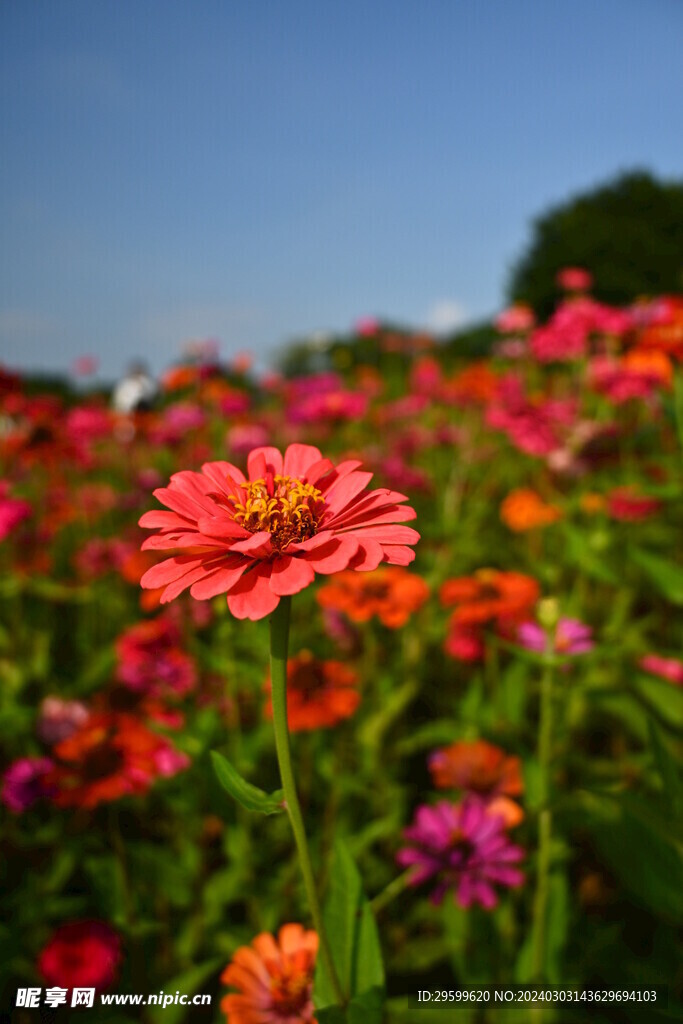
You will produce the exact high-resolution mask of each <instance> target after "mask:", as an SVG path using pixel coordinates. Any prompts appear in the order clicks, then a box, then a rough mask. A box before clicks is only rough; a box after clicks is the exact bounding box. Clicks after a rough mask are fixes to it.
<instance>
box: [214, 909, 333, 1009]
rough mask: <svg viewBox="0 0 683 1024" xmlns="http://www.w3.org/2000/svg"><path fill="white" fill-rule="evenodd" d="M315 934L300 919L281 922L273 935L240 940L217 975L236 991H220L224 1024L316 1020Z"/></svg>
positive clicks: (316, 938) (316, 942)
mask: <svg viewBox="0 0 683 1024" xmlns="http://www.w3.org/2000/svg"><path fill="white" fill-rule="evenodd" d="M317 953H318V936H317V935H316V933H315V932H314V931H306V930H305V929H304V928H303V927H302V926H301V925H300V924H285V925H283V926H282V928H280V931H279V932H278V936H277V939H276V938H275V937H274V936H273V935H271V934H270V933H269V932H262V933H261V935H257V936H256V938H255V939H254V940H253V941H252V943H251V945H249V946H242V947H241V948H240V949H238V950H237V952H236V953H235V955H234V956H233V958H232V962H231V963H230V964H229V965H228V966H227V967H226V969H225V970H224V972H223V974H222V975H221V981H222V982H223V983H224V984H225V985H230V986H231V987H232V988H236V989H237V990H238V993H239V994H231V995H227V996H225V998H224V999H223V1001H222V1002H221V1009H222V1010H223V1012H224V1013H225V1015H226V1016H227V1018H228V1021H229V1024H315V1016H314V1013H315V1011H314V1009H313V971H314V969H315V959H316V956H317Z"/></svg>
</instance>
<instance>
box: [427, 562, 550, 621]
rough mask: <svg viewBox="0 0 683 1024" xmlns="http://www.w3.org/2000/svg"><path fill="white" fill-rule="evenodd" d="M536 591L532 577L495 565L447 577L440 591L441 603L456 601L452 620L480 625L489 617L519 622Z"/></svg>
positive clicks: (535, 599)
mask: <svg viewBox="0 0 683 1024" xmlns="http://www.w3.org/2000/svg"><path fill="white" fill-rule="evenodd" d="M539 594H540V587H539V585H538V583H537V582H536V580H535V579H533V577H531V576H525V575H524V574H523V573H521V572H502V571H500V570H498V569H478V570H477V571H476V572H475V574H474V575H473V576H460V577H457V578H455V579H451V580H446V582H445V583H444V584H443V586H442V587H441V590H440V591H439V597H440V599H441V603H442V604H443V605H445V606H446V607H449V606H451V605H456V609H455V611H454V613H453V620H454V621H455V622H457V623H458V625H459V626H475V625H482V624H483V623H485V622H491V621H492V620H494V621H496V622H498V623H503V624H509V623H516V622H521V621H522V620H523V619H525V618H526V617H527V615H528V613H529V611H530V610H531V608H533V606H534V605H535V604H536V601H537V600H538V597H539Z"/></svg>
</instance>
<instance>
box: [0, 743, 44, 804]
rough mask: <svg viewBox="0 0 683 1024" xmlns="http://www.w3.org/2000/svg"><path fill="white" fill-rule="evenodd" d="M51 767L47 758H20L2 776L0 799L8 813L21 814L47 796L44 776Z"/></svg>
mask: <svg viewBox="0 0 683 1024" xmlns="http://www.w3.org/2000/svg"><path fill="white" fill-rule="evenodd" d="M53 767H54V766H53V764H52V761H51V760H50V759H49V757H20V758H19V760H18V761H14V762H13V763H12V764H11V765H10V766H9V768H8V769H7V771H6V772H5V774H4V776H3V780H2V792H1V793H0V799H1V800H2V802H3V803H4V804H5V805H6V806H7V807H9V809H10V811H14V813H15V814H21V812H22V811H25V810H27V809H28V808H29V807H32V806H33V804H34V803H36V802H37V801H38V800H40V799H42V797H44V796H49V791H48V790H47V788H46V786H45V780H44V776H45V775H46V774H47V773H48V772H49V771H51V770H52V768H53Z"/></svg>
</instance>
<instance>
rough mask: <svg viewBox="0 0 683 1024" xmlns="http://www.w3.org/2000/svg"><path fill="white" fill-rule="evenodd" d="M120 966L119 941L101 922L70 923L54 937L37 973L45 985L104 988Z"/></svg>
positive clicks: (39, 961) (41, 958) (42, 957)
mask: <svg viewBox="0 0 683 1024" xmlns="http://www.w3.org/2000/svg"><path fill="white" fill-rule="evenodd" d="M120 962H121V939H120V938H119V936H118V935H117V933H116V932H115V931H114V929H113V928H111V927H110V926H109V925H108V924H106V922H104V921H71V922H70V923H69V924H63V925H61V927H59V928H58V929H57V931H56V932H55V933H54V935H53V936H52V938H51V939H50V941H49V942H48V944H47V946H45V948H44V950H43V951H42V953H41V954H40V958H39V960H38V970H39V971H40V973H41V974H42V976H43V978H44V979H45V981H46V982H47V984H48V985H58V986H61V987H63V988H81V987H82V988H107V987H108V986H109V985H111V983H112V982H113V981H114V979H115V977H116V974H117V970H118V966H119V963H120Z"/></svg>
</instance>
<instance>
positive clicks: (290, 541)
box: [140, 444, 420, 619]
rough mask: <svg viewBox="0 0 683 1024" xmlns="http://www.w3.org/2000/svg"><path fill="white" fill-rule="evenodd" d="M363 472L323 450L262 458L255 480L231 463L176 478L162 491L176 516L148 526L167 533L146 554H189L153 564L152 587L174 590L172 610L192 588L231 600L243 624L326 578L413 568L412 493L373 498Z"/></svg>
mask: <svg viewBox="0 0 683 1024" xmlns="http://www.w3.org/2000/svg"><path fill="white" fill-rule="evenodd" d="M360 465H361V463H360V462H357V461H355V460H349V461H346V462H342V463H340V464H339V465H338V466H334V465H333V463H332V462H331V461H330V460H329V459H324V458H323V457H322V455H321V453H320V451H319V450H318V449H317V448H314V447H313V446H311V445H304V444H292V445H290V446H289V448H287V451H286V452H285V455H284V459H283V456H282V454H281V453H280V452H279V451H278V450H277V448H257V449H255V450H254V451H252V452H251V454H250V455H249V458H248V460H247V468H248V478H245V476H244V474H243V473H242V472H241V470H239V469H238V468H237V467H236V466H233V465H232V464H231V463H229V462H209V463H206V464H205V465H204V466H202V470H201V472H200V473H195V472H190V471H184V472H181V473H176V474H174V475H173V476H172V477H171V482H170V484H169V486H168V487H162V488H159V489H158V490H156V491H155V492H154V494H155V496H156V497H157V498H158V499H159V501H160V502H162V504H164V505H166V506H167V508H169V509H170V511H168V512H166V511H160V510H159V511H153V512H147V513H146V514H145V515H144V516H143V517H142V519H141V520H140V525H141V526H144V527H147V528H152V529H155V530H157V531H158V532H157V533H156V534H155V535H154V536H152V537H149V538H148V539H147V540H146V541H145V543H144V544H143V548H151V549H154V550H162V551H164V550H165V551H168V550H173V549H178V548H186V549H189V551H188V553H186V554H177V555H175V556H173V557H172V558H168V559H166V560H165V561H163V562H161V563H159V564H158V565H155V566H153V567H152V568H151V569H149V570H148V571H147V572H146V573H145V575H144V576H143V577H142V580H141V581H140V582H141V584H142V586H143V587H148V588H156V587H164V588H165V589H164V592H163V594H162V596H161V601H162V603H164V602H167V601H171V600H172V599H173V598H174V597H177V596H178V594H180V593H181V592H182V591H183V590H186V589H187V588H188V587H189V588H190V593H191V594H192V596H193V597H195V598H197V599H198V600H206V599H208V598H212V597H215V596H216V595H217V594H227V601H228V607H229V608H230V611H231V612H232V614H233V615H234V616H235V617H236V618H238V619H245V618H249V619H262V618H264V616H266V615H269V614H270V613H271V612H272V611H273V610H274V609H275V608H276V607H277V606H278V604H279V603H280V598H281V597H285V596H287V595H290V594H296V593H298V592H299V591H300V590H303V589H304V588H305V587H307V586H309V584H311V583H312V582H313V580H314V579H315V574H316V573H321V574H323V575H327V574H330V573H335V572H340V571H341V570H343V569H356V570H363V571H367V570H371V569H376V568H377V566H378V565H379V564H380V563H381V562H388V563H389V564H391V565H409V564H410V563H411V562H412V561H413V559H414V557H415V553H414V551H412V550H411V548H410V547H409V545H411V544H415V543H416V542H417V541H418V540H419V537H420V535H419V533H417V532H416V531H415V530H413V529H411V528H410V527H408V526H401V525H398V524H399V523H401V522H404V521H405V520H409V519H414V518H415V511H414V510H413V509H412V508H409V507H407V506H402V502H404V501H407V498H406V496H405V495H403V494H399V493H397V492H395V491H390V490H387V489H386V488H380V489H378V490H374V491H367V490H366V488H367V485H368V484H369V482H370V479H371V477H372V474H371V473H361V472H358V467H359V466H360Z"/></svg>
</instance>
